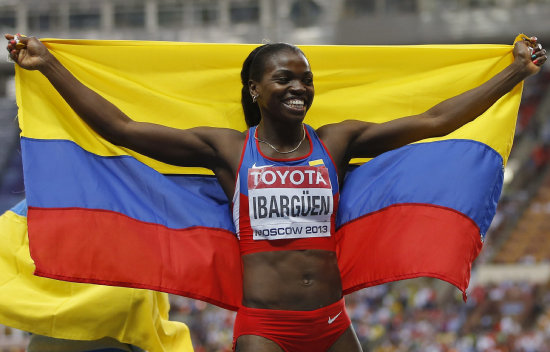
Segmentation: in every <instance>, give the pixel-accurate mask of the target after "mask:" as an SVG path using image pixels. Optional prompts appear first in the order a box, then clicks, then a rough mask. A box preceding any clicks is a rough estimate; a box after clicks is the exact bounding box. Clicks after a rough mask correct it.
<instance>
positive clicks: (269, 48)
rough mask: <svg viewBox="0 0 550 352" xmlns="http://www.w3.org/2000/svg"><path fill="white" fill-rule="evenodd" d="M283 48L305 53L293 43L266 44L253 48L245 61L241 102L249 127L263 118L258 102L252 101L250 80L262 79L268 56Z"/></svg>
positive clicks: (242, 74) (242, 71)
mask: <svg viewBox="0 0 550 352" xmlns="http://www.w3.org/2000/svg"><path fill="white" fill-rule="evenodd" d="M283 50H291V51H294V52H297V53H300V54H302V55H304V53H303V51H302V50H300V49H299V48H298V47H296V46H294V45H292V44H287V43H273V44H264V45H261V46H259V47H257V48H255V49H254V50H252V52H251V53H250V54H249V55H248V57H247V58H246V60H244V62H243V68H242V70H241V82H242V84H243V88H242V91H241V104H242V106H243V111H244V120H245V121H246V124H247V126H248V127H252V126H256V125H257V124H259V123H260V120H261V115H260V108H258V104H256V103H254V102H253V101H252V97H251V96H250V90H249V88H248V81H249V80H251V79H253V80H255V81H260V80H261V79H262V76H263V73H264V70H265V63H266V61H267V58H269V57H270V56H271V55H273V54H274V53H277V52H279V51H283ZM304 56H305V55H304Z"/></svg>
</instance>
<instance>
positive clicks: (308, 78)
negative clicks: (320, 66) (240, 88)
mask: <svg viewBox="0 0 550 352" xmlns="http://www.w3.org/2000/svg"><path fill="white" fill-rule="evenodd" d="M250 92H251V94H252V95H257V96H258V98H257V103H258V106H259V108H260V111H261V113H262V119H264V118H275V119H284V120H287V119H291V120H295V119H300V120H303V119H304V117H305V116H306V112H307V111H308V110H309V108H310V106H311V103H312V102H313V96H314V95H315V90H314V88H313V74H312V73H311V68H310V67H309V62H308V61H307V59H306V58H305V57H304V55H302V54H301V53H299V52H295V51H293V50H282V51H279V52H277V53H275V54H273V55H272V56H271V57H269V58H268V59H267V61H266V62H265V70H264V74H263V76H262V79H261V81H260V82H256V81H253V80H251V81H250Z"/></svg>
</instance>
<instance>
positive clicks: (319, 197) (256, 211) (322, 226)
mask: <svg viewBox="0 0 550 352" xmlns="http://www.w3.org/2000/svg"><path fill="white" fill-rule="evenodd" d="M247 182H248V202H249V204H248V205H249V215H250V225H251V227H252V231H253V238H254V239H255V240H266V239H267V240H275V239H291V238H309V237H328V236H330V234H331V231H330V230H331V224H330V219H331V216H332V213H333V212H334V199H333V196H332V187H331V184H330V178H329V174H328V169H327V168H326V167H324V166H321V167H315V166H292V167H290V166H281V167H269V168H251V169H249V170H248V180H247Z"/></svg>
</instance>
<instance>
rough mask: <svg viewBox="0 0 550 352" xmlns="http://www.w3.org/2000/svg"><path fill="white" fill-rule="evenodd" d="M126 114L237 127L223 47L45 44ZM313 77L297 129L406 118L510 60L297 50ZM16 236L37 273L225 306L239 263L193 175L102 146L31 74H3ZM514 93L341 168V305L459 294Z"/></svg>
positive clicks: (500, 161) (208, 180)
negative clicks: (401, 289)
mask: <svg viewBox="0 0 550 352" xmlns="http://www.w3.org/2000/svg"><path fill="white" fill-rule="evenodd" d="M44 43H45V44H46V46H47V47H48V48H49V49H50V50H51V51H52V52H53V53H54V55H55V56H56V57H57V58H58V59H59V60H60V61H61V62H62V63H63V64H64V65H65V66H66V67H67V68H68V69H69V70H70V71H71V72H72V73H73V74H74V75H75V76H76V77H77V78H78V79H79V80H81V81H82V82H83V83H84V84H86V85H87V86H89V87H90V88H92V89H93V90H95V91H96V92H98V93H99V94H101V95H102V96H104V97H105V98H106V99H108V100H109V101H111V102H112V103H114V104H115V105H116V106H118V107H119V108H120V109H121V110H122V111H124V112H125V113H126V114H127V115H128V116H130V117H131V118H133V119H135V120H139V121H150V122H155V123H158V124H163V125H167V126H172V127H178V128H190V127H195V126H204V125H207V126H214V127H228V128H233V129H237V130H245V129H246V126H245V123H244V119H243V116H242V111H241V106H240V91H241V86H240V80H239V72H240V69H241V65H242V62H243V61H244V58H245V57H246V56H247V55H248V53H249V52H250V51H251V50H252V49H253V48H254V46H251V45H237V44H234V45H233V44H190V43H172V42H136V41H85V40H44ZM301 48H302V49H303V50H304V52H305V53H306V55H307V56H308V58H309V60H310V63H311V66H312V70H313V72H314V75H315V88H316V97H315V103H314V104H313V107H312V108H311V110H310V112H309V113H308V116H307V119H306V123H308V124H310V125H312V126H313V127H319V126H321V125H324V124H327V123H333V122H337V121H341V120H344V119H361V120H365V121H372V122H384V121H388V120H391V119H395V118H399V117H402V116H406V115H411V114H417V113H421V112H423V111H425V110H427V109H429V108H430V107H432V106H433V105H435V104H437V103H439V102H440V101H442V100H444V99H446V98H450V97H452V96H455V95H458V94H460V93H462V92H464V91H466V90H468V89H470V88H473V87H475V86H478V85H479V84H481V83H483V82H485V81H486V80H488V79H489V78H491V77H492V76H493V75H495V74H496V73H498V72H499V71H500V70H502V69H503V68H504V67H506V66H507V65H508V64H510V63H511V62H512V61H513V57H512V46H509V45H425V46H303V47H301ZM16 84H17V87H16V89H17V101H18V105H19V109H20V110H19V118H20V126H21V129H22V139H21V144H22V151H23V163H24V173H25V183H26V191H27V199H28V202H29V214H28V223H29V236H30V245H31V254H32V257H33V259H34V260H35V263H36V274H37V275H40V276H45V277H51V278H57V279H62V280H70V281H78V282H90V283H100V284H107V285H120V286H129V287H140V288H148V289H153V290H160V291H165V292H170V293H175V294H179V295H184V296H188V297H193V298H198V299H202V300H205V301H208V302H211V303H214V304H217V305H219V306H221V307H225V308H228V309H237V308H238V306H239V305H240V302H241V297H242V292H241V291H242V275H241V259H240V256H239V249H238V240H237V238H236V237H235V234H234V231H235V230H234V227H233V223H232V219H231V214H230V206H229V204H228V201H227V199H226V197H225V195H224V194H223V192H222V190H221V188H220V186H219V185H218V183H217V181H216V180H215V179H214V178H213V176H212V174H211V173H210V172H209V171H208V170H203V169H196V168H181V167H175V166H171V165H166V164H163V163H159V162H157V161H154V160H151V159H149V158H147V157H144V156H142V155H139V154H137V153H135V152H133V151H131V150H127V149H124V148H121V147H117V146H114V145H112V144H110V143H108V142H106V141H105V140H104V139H102V138H101V137H99V136H98V135H96V134H95V133H94V132H93V131H92V130H91V129H90V128H89V127H88V126H86V125H85V124H84V123H83V122H82V121H80V119H79V118H78V117H77V116H75V113H74V112H73V111H72V110H71V109H70V108H69V106H68V105H67V104H66V103H65V102H64V101H63V99H62V98H61V97H60V96H59V95H58V93H57V92H56V91H55V90H54V89H53V88H52V87H51V85H50V84H49V82H48V81H47V80H46V79H45V78H44V77H43V76H42V75H41V74H40V73H38V72H29V71H24V70H22V69H19V68H17V70H16ZM521 88H522V87H521V85H518V86H517V87H515V89H514V90H513V91H512V92H511V93H509V94H507V95H506V96H504V97H503V98H502V99H500V100H499V101H498V102H497V103H496V104H495V105H494V106H493V107H491V109H489V110H488V111H487V112H486V113H484V114H483V115H482V116H481V117H480V118H478V119H477V120H476V121H474V122H472V123H469V124H467V125H466V126H464V127H462V128H460V129H459V130H457V131H455V132H453V133H451V134H449V135H447V136H445V137H444V138H438V139H431V140H424V141H421V142H419V143H415V144H412V145H408V146H405V147H403V148H400V149H398V150H395V151H391V152H388V153H385V154H383V155H381V156H379V157H377V158H375V159H373V160H356V162H357V163H363V165H362V166H360V167H357V168H355V169H354V170H353V171H350V172H349V173H348V175H347V177H346V180H345V181H344V184H343V188H342V190H341V203H340V206H339V213H338V218H337V228H338V231H337V233H336V237H337V242H338V256H339V265H340V269H341V272H342V281H343V285H344V290H345V292H346V293H350V292H353V291H354V290H357V289H359V288H363V287H367V286H371V285H376V284H380V283H383V282H388V281H393V280H399V279H406V278H413V277H418V276H431V277H436V278H440V279H443V280H446V281H448V282H450V283H453V284H454V285H456V286H457V287H458V288H459V289H460V290H462V291H463V292H464V291H465V290H466V288H467V286H468V282H469V277H470V269H471V264H472V261H473V260H474V259H475V258H476V256H477V255H478V253H479V251H480V249H481V246H482V239H483V236H484V235H485V233H486V231H487V229H488V227H489V224H490V222H491V219H492V217H493V216H494V214H495V209H496V203H497V200H498V198H499V195H500V192H501V187H502V179H503V165H505V163H506V159H507V156H508V154H509V152H510V148H511V145H512V138H513V131H514V127H515V119H516V115H517V111H518V106H519V102H520V96H521Z"/></svg>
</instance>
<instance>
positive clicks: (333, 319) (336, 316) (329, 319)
mask: <svg viewBox="0 0 550 352" xmlns="http://www.w3.org/2000/svg"><path fill="white" fill-rule="evenodd" d="M340 314H342V311H340V313H338V314H336V315H335V316H334V318H331V317H328V323H329V324H332V323H334V321H335V320H336V318H338V317H339V316H340Z"/></svg>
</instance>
